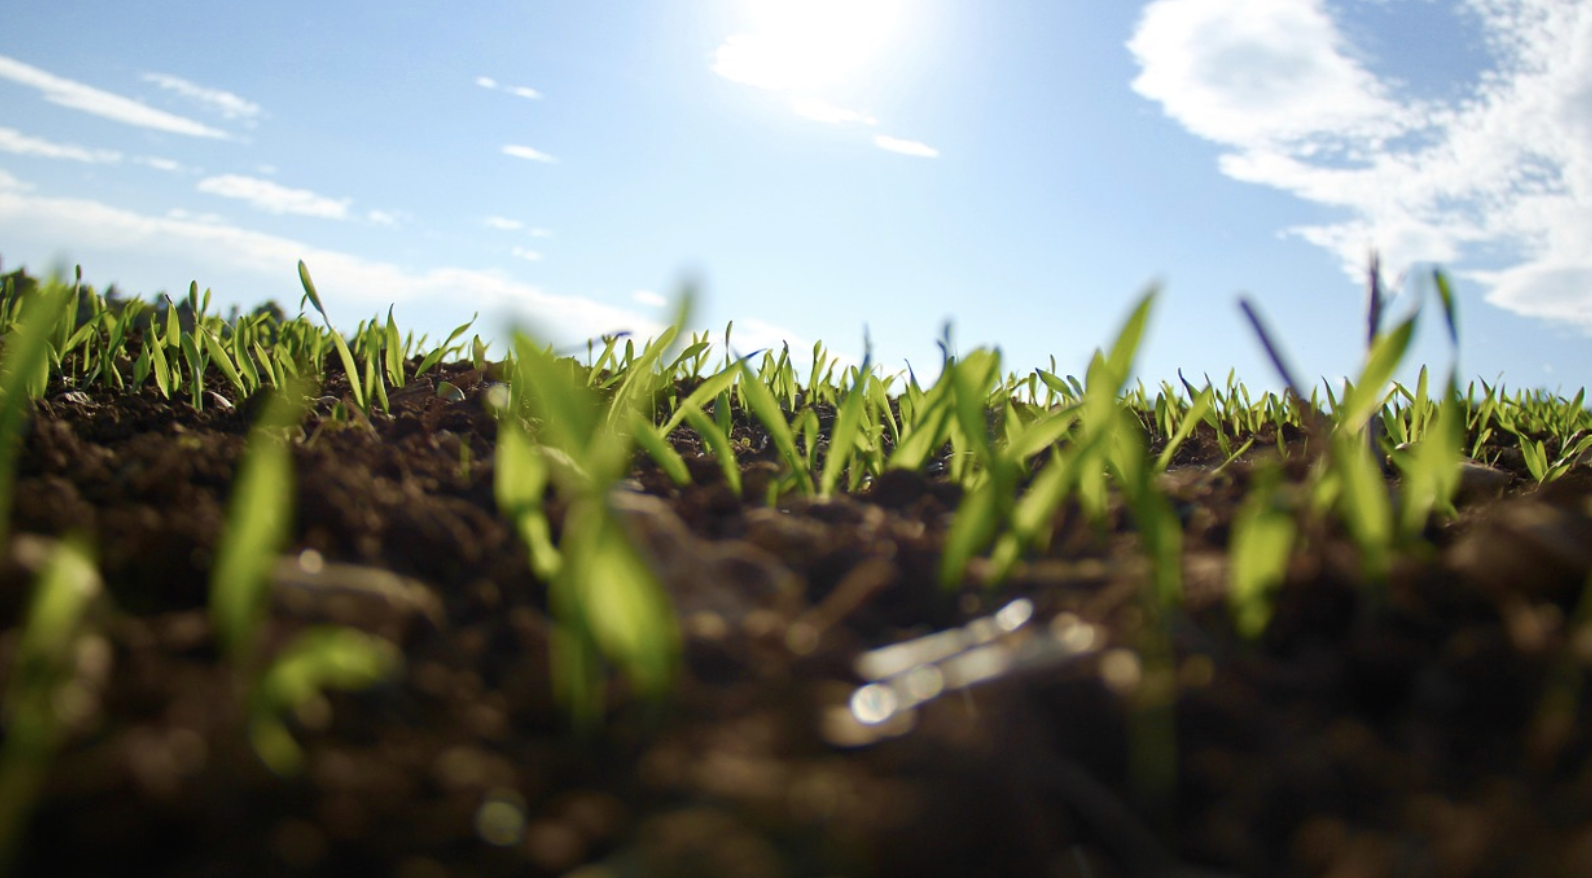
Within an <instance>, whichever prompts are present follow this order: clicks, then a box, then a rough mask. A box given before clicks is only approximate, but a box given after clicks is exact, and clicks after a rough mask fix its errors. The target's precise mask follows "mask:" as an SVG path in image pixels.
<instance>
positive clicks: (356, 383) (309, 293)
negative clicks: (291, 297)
mask: <svg viewBox="0 0 1592 878" xmlns="http://www.w3.org/2000/svg"><path fill="white" fill-rule="evenodd" d="M298 271H299V283H300V284H301V285H302V286H303V287H304V299H305V300H307V301H308V302H309V303H310V304H311V305H313V306H315V310H316V311H317V312H319V314H320V315H321V319H322V320H323V321H325V322H326V328H327V330H328V331H329V333H330V334H331V338H332V345H333V346H334V347H336V348H337V357H338V359H339V360H341V361H342V363H343V374H344V375H346V376H348V391H349V393H350V394H351V395H352V396H353V397H354V405H356V406H359V408H360V409H362V410H363V409H366V403H365V389H364V387H363V386H362V385H361V383H360V372H359V368H358V367H357V366H356V365H355V364H354V352H353V351H351V350H349V349H348V342H347V341H344V340H343V336H342V335H341V334H339V333H338V332H337V330H335V329H333V328H332V320H331V318H330V317H327V316H326V306H325V305H323V304H321V295H320V293H318V292H316V290H315V281H313V280H311V279H310V270H309V266H307V265H305V264H304V260H302V259H301V260H299V264H298ZM303 306H304V302H303V301H300V302H299V307H300V308H302V307H303Z"/></svg>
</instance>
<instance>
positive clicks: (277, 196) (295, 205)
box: [198, 174, 349, 219]
mask: <svg viewBox="0 0 1592 878" xmlns="http://www.w3.org/2000/svg"><path fill="white" fill-rule="evenodd" d="M198 188H199V191H200V192H204V193H206V194H209V195H219V196H221V197H222V198H236V199H238V200H240V201H244V202H247V203H248V204H249V205H250V206H252V207H256V208H258V209H260V210H263V211H266V212H268V213H291V214H297V215H299V216H318V217H323V218H325V219H346V218H347V217H348V205H349V199H347V198H343V199H335V198H327V197H326V196H324V195H317V194H316V193H314V192H311V191H310V190H308V189H289V188H287V187H286V186H279V185H277V184H276V183H272V182H271V181H270V180H261V179H259V178H258V177H244V176H240V175H238V174H223V175H221V176H219V177H206V178H205V179H203V180H200V181H199V187H198Z"/></svg>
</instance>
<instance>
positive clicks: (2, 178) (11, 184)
mask: <svg viewBox="0 0 1592 878" xmlns="http://www.w3.org/2000/svg"><path fill="white" fill-rule="evenodd" d="M32 188H33V186H32V184H30V183H24V182H22V181H21V180H18V179H17V178H16V177H13V176H11V175H10V174H8V173H6V172H5V170H4V169H0V192H27V191H28V190H30V189H32Z"/></svg>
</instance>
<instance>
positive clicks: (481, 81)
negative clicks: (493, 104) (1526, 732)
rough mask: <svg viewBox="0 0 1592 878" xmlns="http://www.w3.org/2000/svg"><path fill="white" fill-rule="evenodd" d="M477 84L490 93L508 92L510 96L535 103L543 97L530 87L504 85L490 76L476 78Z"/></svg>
mask: <svg viewBox="0 0 1592 878" xmlns="http://www.w3.org/2000/svg"><path fill="white" fill-rule="evenodd" d="M475 84H476V85H479V86H481V87H482V88H484V89H487V90H488V91H501V92H506V93H508V94H511V95H514V96H515V97H520V98H527V99H529V100H533V101H534V100H541V97H542V93H541V92H539V91H537V90H536V89H534V88H531V87H530V86H528V85H504V84H503V83H501V82H498V81H497V80H495V79H493V78H492V77H490V76H477V77H476V78H475Z"/></svg>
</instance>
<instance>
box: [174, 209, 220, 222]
mask: <svg viewBox="0 0 1592 878" xmlns="http://www.w3.org/2000/svg"><path fill="white" fill-rule="evenodd" d="M166 218H167V219H174V220H181V221H185V222H190V223H203V224H205V225H210V226H224V225H226V224H227V218H226V217H224V216H222V215H221V214H219V213H194V212H193V211H191V210H184V209H182V208H180V207H174V208H172V209H171V210H168V211H166Z"/></svg>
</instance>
